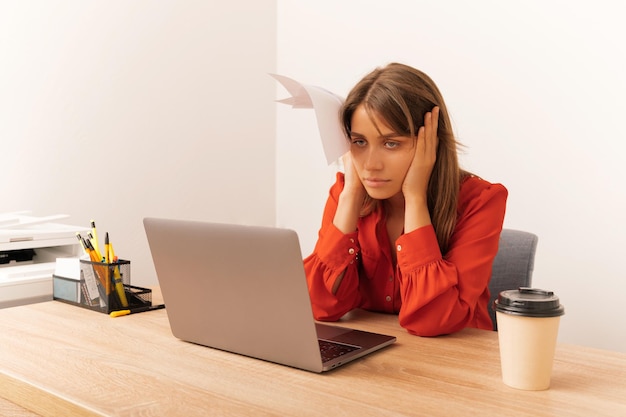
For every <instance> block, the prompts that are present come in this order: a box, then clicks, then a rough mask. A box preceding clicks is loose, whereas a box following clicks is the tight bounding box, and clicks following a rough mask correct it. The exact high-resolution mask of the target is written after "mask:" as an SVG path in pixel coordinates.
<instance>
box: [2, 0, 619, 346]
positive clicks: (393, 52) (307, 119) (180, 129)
mask: <svg viewBox="0 0 626 417" xmlns="http://www.w3.org/2000/svg"><path fill="white" fill-rule="evenodd" d="M620 16H621V6H620V5H619V2H618V1H614V2H609V1H606V0H604V1H596V2H593V4H592V2H583V1H556V0H549V1H537V0H525V1H512V2H497V1H486V0H477V1H473V2H465V1H462V0H447V1H440V2H428V1H421V0H410V1H409V0H404V1H403V0H389V1H386V2H375V1H368V0H365V1H363V0H361V1H357V0H343V1H341V2H337V1H332V0H318V1H315V2H312V1H304V0H303V1H296V0H276V1H269V0H266V1H259V0H238V1H231V2H218V1H215V0H213V1H161V2H151V1H147V0H136V1H132V2H109V1H91V2H82V1H77V0H58V1H28V2H24V1H18V0H0V57H1V59H2V65H0V147H1V148H0V167H2V170H3V174H4V175H3V178H2V181H0V195H2V196H3V197H2V198H1V199H0V212H6V211H14V210H25V209H30V210H33V211H34V213H35V214H37V215H48V214H57V213H67V214H70V215H71V218H70V220H69V221H68V223H71V224H78V225H81V226H82V225H88V222H89V221H90V219H92V218H93V219H95V220H96V221H97V223H98V228H99V231H100V233H101V234H102V233H103V232H105V231H109V232H110V233H111V236H112V239H113V240H114V243H115V246H116V252H117V253H118V254H120V255H121V256H123V257H126V258H128V259H130V260H131V261H132V272H133V282H135V283H137V284H138V285H151V284H154V283H155V282H156V279H155V276H154V271H153V268H152V265H151V261H150V255H149V252H148V248H147V243H146V241H145V235H144V232H143V227H142V225H141V219H142V218H143V217H144V216H149V215H150V216H166V217H177V218H190V219H199V220H207V221H229V222H236V223H247V224H261V225H272V224H277V225H279V226H287V227H292V228H294V229H296V230H297V231H298V232H299V233H300V235H301V240H302V251H303V255H307V254H308V253H309V252H310V251H311V250H312V247H313V245H314V243H315V238H316V234H317V229H318V227H319V222H320V219H321V211H322V208H323V204H324V202H325V199H326V194H327V191H328V188H329V187H330V184H331V182H332V179H333V178H334V172H335V170H336V167H334V166H331V167H328V166H326V163H325V161H324V157H323V153H322V149H321V145H320V142H319V137H318V133H317V126H316V124H315V119H314V116H313V113H312V112H311V111H307V110H292V109H290V108H289V107H287V106H283V105H277V104H275V103H274V102H273V101H274V100H275V99H276V98H283V97H285V96H286V92H285V91H284V90H283V89H282V88H281V87H279V86H277V84H276V83H275V82H274V81H273V80H272V79H271V78H270V77H268V76H267V73H270V72H278V73H281V74H284V75H287V76H290V77H292V78H295V79H297V80H299V81H302V82H304V83H307V84H314V85H320V86H323V87H325V88H328V89H330V90H332V91H334V92H336V93H338V94H341V95H345V94H347V92H348V91H349V89H350V87H351V86H352V85H353V84H354V83H355V82H356V81H358V79H359V78H361V77H362V76H363V75H364V74H365V73H367V72H369V71H370V70H371V69H373V68H374V67H376V66H378V65H384V64H386V63H388V62H391V61H400V62H405V63H407V64H410V65H413V66H416V67H418V68H420V69H422V70H424V71H426V72H427V73H428V74H429V75H431V76H432V78H433V79H434V80H435V81H436V82H437V83H438V85H439V87H440V88H441V90H442V92H443V94H444V97H445V98H446V100H447V105H448V107H449V110H450V112H451V115H452V118H453V123H454V126H455V130H456V133H457V135H458V137H459V139H460V141H462V142H463V143H464V144H465V145H466V149H465V151H464V154H463V155H462V162H463V165H464V166H465V167H466V168H468V169H470V170H472V171H474V172H476V173H477V174H479V175H481V176H483V177H484V178H486V179H488V180H490V181H493V182H501V183H503V184H505V185H506V186H507V188H508V189H509V192H510V196H509V201H508V207H507V216H506V220H505V227H510V228H518V229H525V230H530V231H533V232H535V233H537V234H538V235H539V237H540V242H539V247H538V253H537V259H536V266H535V275H534V278H535V279H534V281H535V285H536V286H539V287H544V288H547V289H551V290H554V291H555V292H557V294H558V295H559V296H560V297H561V299H562V302H563V303H564V304H565V307H566V315H565V316H564V317H563V321H562V326H561V334H560V339H561V341H562V342H572V343H579V344H584V345H588V346H596V347H603V348H609V349H614V350H621V351H626V332H624V330H626V315H625V314H623V308H622V306H621V302H620V294H622V293H624V291H626V284H625V280H624V278H625V275H626V274H625V273H624V268H623V266H622V262H621V261H622V259H623V255H622V251H623V249H624V248H625V247H626V245H625V243H626V242H625V238H624V232H625V230H624V229H625V228H624V226H623V224H622V222H621V216H622V213H623V212H624V211H625V208H626V207H625V206H626V204H625V202H626V196H625V193H624V186H623V184H622V181H623V179H624V178H625V175H624V170H625V168H624V162H625V161H624V159H625V158H624V157H623V154H622V153H621V152H623V146H622V143H623V141H624V139H625V137H624V136H625V135H624V128H623V125H622V120H623V115H624V113H625V110H626V108H625V107H626V106H625V105H624V101H623V97H624V93H625V92H626V82H624V80H623V79H622V77H623V74H624V73H626V68H625V65H624V58H623V54H622V53H621V51H622V50H623V48H622V46H621V41H622V39H624V38H626V33H625V32H626V29H624V28H622V25H621V24H619V23H620V22H619V17H620ZM242 256H245V254H242Z"/></svg>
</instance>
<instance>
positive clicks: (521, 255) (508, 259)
mask: <svg viewBox="0 0 626 417" xmlns="http://www.w3.org/2000/svg"><path fill="white" fill-rule="evenodd" d="M538 240H539V238H538V237H537V235H535V234H533V233H529V232H524V231H521V230H512V229H503V230H502V233H501V234H500V245H499V246H498V254H497V255H496V258H495V259H494V261H493V267H492V272H491V281H490V282H489V291H490V292H491V299H490V300H489V306H488V309H489V314H490V315H491V321H492V322H493V329H494V330H498V324H497V323H496V313H495V311H494V310H493V302H494V301H495V300H496V299H497V298H498V294H500V291H504V290H516V289H518V288H519V287H530V286H531V284H532V275H533V267H534V265H535V252H536V249H537V242H538Z"/></svg>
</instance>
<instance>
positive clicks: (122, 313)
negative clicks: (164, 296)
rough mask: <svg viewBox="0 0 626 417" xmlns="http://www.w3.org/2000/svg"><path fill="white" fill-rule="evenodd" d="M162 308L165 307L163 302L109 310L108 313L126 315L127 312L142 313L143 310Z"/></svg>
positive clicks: (112, 315) (114, 315)
mask: <svg viewBox="0 0 626 417" xmlns="http://www.w3.org/2000/svg"><path fill="white" fill-rule="evenodd" d="M162 308H165V304H158V305H155V306H145V307H135V308H131V309H128V310H118V311H111V313H109V316H111V317H121V316H127V315H129V314H135V313H142V312H144V311H152V310H160V309H162Z"/></svg>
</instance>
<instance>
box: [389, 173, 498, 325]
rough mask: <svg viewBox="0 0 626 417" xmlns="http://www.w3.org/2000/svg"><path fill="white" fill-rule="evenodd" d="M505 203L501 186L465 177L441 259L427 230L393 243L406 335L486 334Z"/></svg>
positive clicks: (404, 236) (421, 229)
mask: <svg viewBox="0 0 626 417" xmlns="http://www.w3.org/2000/svg"><path fill="white" fill-rule="evenodd" d="M506 198H507V190H506V188H504V187H503V186H502V185H500V184H490V183H488V182H486V181H483V180H481V179H479V178H476V177H470V178H468V179H467V180H466V181H465V182H464V183H463V186H462V189H461V193H460V196H459V218H458V221H457V225H456V228H455V231H454V233H453V235H452V237H451V240H450V244H449V250H448V252H447V253H446V254H445V256H442V254H441V251H440V250H439V245H438V241H437V237H436V235H435V230H434V228H433V226H430V225H429V226H425V227H422V228H419V229H416V230H414V231H412V232H410V233H407V234H404V235H402V236H400V237H399V238H398V239H397V240H396V253H397V259H398V271H397V275H398V278H399V282H400V297H401V299H402V306H401V308H400V312H399V321H400V324H401V325H402V326H403V327H404V328H406V329H407V330H408V331H409V332H410V333H413V334H416V335H420V336H436V335H441V334H448V333H453V332H455V331H458V330H461V329H463V328H464V327H467V326H471V327H478V328H485V329H490V328H491V326H492V324H491V319H490V318H489V315H488V314H487V302H488V299H489V291H488V284H489V279H490V277H491V266H492V263H493V260H494V258H495V256H496V254H497V251H498V243H499V237H500V232H501V231H502V224H503V221H504V213H505V208H506Z"/></svg>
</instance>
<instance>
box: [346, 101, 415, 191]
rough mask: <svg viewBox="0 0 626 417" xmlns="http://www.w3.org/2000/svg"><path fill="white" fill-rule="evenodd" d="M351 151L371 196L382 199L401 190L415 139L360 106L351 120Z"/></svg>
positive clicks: (358, 171) (413, 150) (413, 149)
mask: <svg viewBox="0 0 626 417" xmlns="http://www.w3.org/2000/svg"><path fill="white" fill-rule="evenodd" d="M350 152H351V154H352V161H353V164H354V167H355V169H356V172H357V174H358V176H359V179H360V180H361V182H362V183H363V186H364V187H365V190H366V191H367V193H368V194H369V195H370V197H372V198H375V199H377V200H385V199H388V198H391V197H393V196H395V195H397V194H398V193H401V192H402V183H403V182H404V177H405V176H406V173H407V171H408V169H409V166H410V165H411V161H412V160H413V155H414V153H415V140H414V139H413V138H412V137H410V136H400V135H399V134H398V133H396V132H394V131H393V130H392V129H391V128H390V127H389V126H388V125H387V123H386V122H385V120H383V119H381V118H380V117H379V116H378V115H377V114H375V113H372V114H368V113H367V111H366V110H365V108H364V107H363V105H359V106H358V107H357V108H356V110H355V111H354V114H353V115H352V121H351V135H350Z"/></svg>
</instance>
